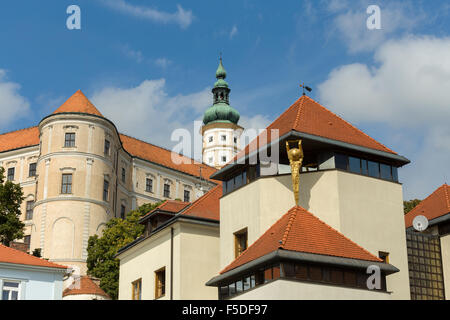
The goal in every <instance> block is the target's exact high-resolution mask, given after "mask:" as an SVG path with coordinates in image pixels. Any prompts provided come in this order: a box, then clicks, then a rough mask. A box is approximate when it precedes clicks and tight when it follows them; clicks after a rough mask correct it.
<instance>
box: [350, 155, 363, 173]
mask: <svg viewBox="0 0 450 320" xmlns="http://www.w3.org/2000/svg"><path fill="white" fill-rule="evenodd" d="M348 166H349V167H348V170H349V171H350V172H353V173H361V159H358V158H353V157H349V158H348Z"/></svg>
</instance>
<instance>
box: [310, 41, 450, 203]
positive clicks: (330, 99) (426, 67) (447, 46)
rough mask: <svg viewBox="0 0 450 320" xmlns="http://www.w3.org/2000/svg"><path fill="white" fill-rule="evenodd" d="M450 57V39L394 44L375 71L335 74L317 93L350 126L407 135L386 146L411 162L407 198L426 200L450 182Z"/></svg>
mask: <svg viewBox="0 0 450 320" xmlns="http://www.w3.org/2000/svg"><path fill="white" fill-rule="evenodd" d="M449 56H450V38H435V37H425V36H423V37H412V36H409V37H405V38H403V39H400V40H391V41H388V42H386V43H385V44H383V45H382V46H381V47H380V48H378V49H377V51H376V52H375V55H374V59H375V63H374V64H373V65H365V64H350V65H344V66H341V67H339V68H336V69H335V70H333V71H332V72H331V73H330V74H329V76H328V79H327V80H326V81H325V82H323V83H322V84H321V85H319V88H318V89H319V96H320V102H322V103H323V104H324V105H327V106H329V107H330V108H331V109H332V110H333V111H335V112H337V113H338V114H342V115H344V116H345V118H346V119H347V120H350V121H351V122H354V123H366V124H375V125H376V124H388V125H389V126H390V127H391V129H392V131H393V132H401V133H402V135H403V139H400V140H394V141H387V144H388V146H390V147H392V148H393V149H394V150H396V151H397V152H399V153H402V151H407V152H408V153H407V154H404V155H405V156H406V157H408V158H410V159H411V160H412V164H410V165H409V166H407V167H406V168H405V169H403V170H404V171H402V172H403V174H404V175H403V181H404V182H405V191H406V193H405V195H406V197H407V198H413V197H422V198H423V197H424V196H426V193H429V192H431V191H433V190H431V191H430V188H431V187H430V186H434V187H437V186H439V185H441V184H443V183H444V182H445V181H443V179H444V178H446V179H448V178H449V171H450V169H449V166H448V163H450V145H449V141H450V129H449V128H450V126H449V119H450V59H448V57H449ZM411 139H413V141H410V140H411ZM402 140H403V141H405V142H404V143H402ZM411 145H413V147H411ZM424 190H426V191H424Z"/></svg>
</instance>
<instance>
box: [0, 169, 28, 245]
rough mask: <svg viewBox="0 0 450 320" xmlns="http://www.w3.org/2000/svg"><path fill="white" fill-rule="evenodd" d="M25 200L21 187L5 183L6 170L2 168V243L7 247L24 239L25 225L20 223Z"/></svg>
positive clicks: (0, 210) (0, 186)
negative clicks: (21, 208)
mask: <svg viewBox="0 0 450 320" xmlns="http://www.w3.org/2000/svg"><path fill="white" fill-rule="evenodd" d="M23 199H24V198H23V191H22V188H21V187H20V185H19V184H15V183H13V182H11V181H5V169H4V168H0V243H3V244H4V245H5V246H9V243H10V242H11V241H13V240H16V239H22V238H23V235H24V233H23V228H24V227H25V225H24V224H23V223H22V222H21V221H20V215H21V211H20V205H21V204H22V201H23Z"/></svg>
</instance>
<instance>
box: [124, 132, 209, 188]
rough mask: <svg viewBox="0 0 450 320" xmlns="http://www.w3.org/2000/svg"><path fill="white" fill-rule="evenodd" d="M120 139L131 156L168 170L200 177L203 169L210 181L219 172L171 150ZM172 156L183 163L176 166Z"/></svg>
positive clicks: (130, 139) (128, 139)
mask: <svg viewBox="0 0 450 320" xmlns="http://www.w3.org/2000/svg"><path fill="white" fill-rule="evenodd" d="M120 139H121V140H122V144H123V147H124V149H125V150H126V151H127V152H128V153H130V154H131V155H133V156H135V157H138V158H141V159H144V160H148V161H150V162H154V163H157V164H160V165H163V166H165V167H167V168H170V169H174V170H177V171H181V172H184V173H187V174H190V175H192V176H196V177H198V176H200V168H202V177H203V178H205V179H206V180H209V177H210V176H211V175H212V174H213V173H215V172H216V171H217V170H216V169H215V168H213V167H210V166H208V165H206V164H202V163H200V162H197V161H195V160H193V159H190V158H188V157H185V156H181V155H178V154H176V153H174V152H172V151H170V150H167V149H164V148H161V147H158V146H155V145H153V144H150V143H148V142H144V141H142V140H139V139H136V138H132V137H130V136H127V135H124V134H120ZM172 155H177V157H178V156H180V157H181V158H180V159H181V160H182V162H183V163H180V164H176V163H174V162H173V161H172Z"/></svg>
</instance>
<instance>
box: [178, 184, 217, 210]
mask: <svg viewBox="0 0 450 320" xmlns="http://www.w3.org/2000/svg"><path fill="white" fill-rule="evenodd" d="M219 187H222V185H220V184H218V185H217V186H214V187H212V188H211V189H210V190H209V191H208V192H206V193H205V194H204V195H202V196H201V197H200V198H198V199H197V200H195V201H194V202H191V204H190V205H187V206H186V207H185V208H183V209H182V210H181V211H180V212H178V214H184V212H185V211H187V210H188V209H191V210H192V208H194V207H195V206H197V205H198V204H199V202H200V200H201V201H203V200H205V199H207V198H208V197H210V196H211V194H212V193H213V192H214V191H215V189H217V188H219Z"/></svg>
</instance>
